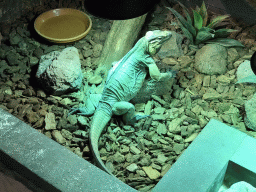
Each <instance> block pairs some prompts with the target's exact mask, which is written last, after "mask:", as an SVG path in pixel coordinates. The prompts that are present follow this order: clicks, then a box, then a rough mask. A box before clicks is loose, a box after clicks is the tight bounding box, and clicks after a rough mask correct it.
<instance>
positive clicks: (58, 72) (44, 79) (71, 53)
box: [36, 47, 83, 95]
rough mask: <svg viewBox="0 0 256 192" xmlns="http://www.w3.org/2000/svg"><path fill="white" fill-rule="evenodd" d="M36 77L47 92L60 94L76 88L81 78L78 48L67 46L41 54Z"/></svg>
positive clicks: (79, 84) (78, 86) (80, 82)
mask: <svg viewBox="0 0 256 192" xmlns="http://www.w3.org/2000/svg"><path fill="white" fill-rule="evenodd" d="M36 78H37V80H38V82H39V84H40V85H41V86H42V88H43V89H44V90H45V91H46V92H48V93H49V94H53V95H61V94H64V93H66V92H70V91H76V90H78V89H79V88H80V87H81V84H82V79H83V74H82V70H81V63H80V59H79V53H78V50H77V49H76V48H75V47H68V48H66V49H64V50H62V52H59V51H53V52H50V53H48V54H47V55H43V56H42V57H41V60H40V62H39V68H38V71H37V73H36Z"/></svg>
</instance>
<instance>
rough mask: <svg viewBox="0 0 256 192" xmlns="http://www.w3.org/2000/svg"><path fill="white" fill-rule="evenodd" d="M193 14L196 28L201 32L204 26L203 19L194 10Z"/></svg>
mask: <svg viewBox="0 0 256 192" xmlns="http://www.w3.org/2000/svg"><path fill="white" fill-rule="evenodd" d="M193 14H194V26H195V28H196V29H198V30H199V29H201V28H202V26H203V18H202V16H201V15H200V14H199V13H198V12H196V11H194V10H193Z"/></svg>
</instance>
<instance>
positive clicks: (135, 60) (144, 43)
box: [69, 30, 175, 175]
mask: <svg viewBox="0 0 256 192" xmlns="http://www.w3.org/2000/svg"><path fill="white" fill-rule="evenodd" d="M171 36H172V33H171V32H170V31H160V30H155V31H148V32H147V33H146V35H145V36H144V37H142V38H141V39H140V40H139V41H138V42H137V43H136V44H135V46H134V47H133V48H132V49H131V50H130V51H129V52H128V53H127V54H126V55H125V56H124V57H123V58H122V59H121V60H120V61H119V62H117V63H116V64H114V66H113V67H112V68H111V69H110V71H109V73H108V77H107V80H106V83H105V85H104V88H103V92H102V94H101V95H100V96H99V95H91V96H90V98H88V101H87V105H86V107H85V108H73V109H72V110H71V112H70V113H69V114H72V113H74V112H77V111H78V112H80V113H78V114H80V115H92V114H93V113H94V112H95V113H94V116H93V120H92V124H91V128H90V133H89V142H90V147H91V151H92V155H93V158H94V160H95V163H96V165H97V166H98V167H99V168H101V169H102V170H104V171H106V172H107V173H109V174H111V175H112V173H111V172H110V171H109V170H108V169H107V168H106V167H105V165H104V163H103V161H102V160H101V159H100V154H99V151H98V140H99V137H100V135H101V133H102V131H103V129H104V128H105V126H106V125H107V123H108V122H109V120H110V118H111V116H112V115H113V114H115V115H123V120H124V122H125V123H126V124H134V123H135V122H136V121H137V120H139V119H142V118H145V117H148V115H141V114H135V107H134V105H133V104H131V103H129V102H128V101H130V100H131V99H133V98H134V97H136V95H137V93H138V92H139V91H140V89H141V87H142V86H143V82H144V80H145V77H146V75H147V73H148V72H149V75H150V77H151V78H152V79H153V81H155V82H161V81H164V80H166V79H167V80H169V79H170V78H173V77H174V76H175V72H174V71H173V72H168V73H160V71H159V69H158V67H157V65H156V63H155V62H154V59H153V58H152V56H153V55H155V54H156V53H157V52H158V51H159V50H160V48H161V46H162V45H163V43H164V42H166V41H167V40H168V39H170V38H171ZM159 84H161V83H159ZM150 86H151V88H152V83H151V85H150Z"/></svg>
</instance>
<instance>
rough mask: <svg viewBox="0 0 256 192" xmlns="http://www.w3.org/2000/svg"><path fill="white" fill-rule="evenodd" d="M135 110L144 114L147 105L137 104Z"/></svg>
mask: <svg viewBox="0 0 256 192" xmlns="http://www.w3.org/2000/svg"><path fill="white" fill-rule="evenodd" d="M134 106H135V110H136V111H139V112H143V111H144V110H145V103H136V104H135V105H134Z"/></svg>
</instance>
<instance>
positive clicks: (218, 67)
mask: <svg viewBox="0 0 256 192" xmlns="http://www.w3.org/2000/svg"><path fill="white" fill-rule="evenodd" d="M227 57H228V54H227V50H226V48H225V47H223V46H221V45H217V44H208V45H205V46H203V47H202V48H201V49H199V50H198V51H197V52H196V55H195V68H196V70H197V71H199V72H200V73H204V74H207V75H221V74H224V73H225V72H226V70H227Z"/></svg>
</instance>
